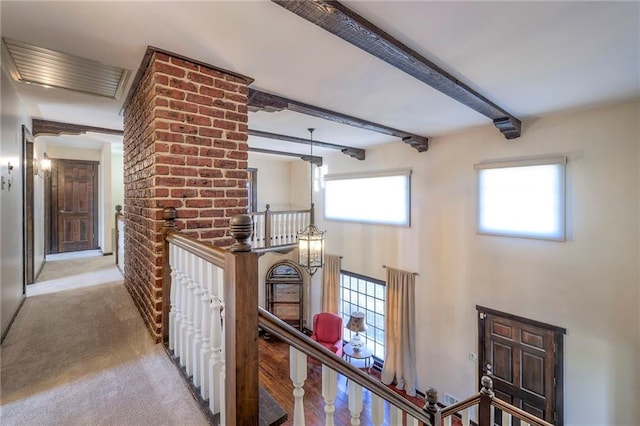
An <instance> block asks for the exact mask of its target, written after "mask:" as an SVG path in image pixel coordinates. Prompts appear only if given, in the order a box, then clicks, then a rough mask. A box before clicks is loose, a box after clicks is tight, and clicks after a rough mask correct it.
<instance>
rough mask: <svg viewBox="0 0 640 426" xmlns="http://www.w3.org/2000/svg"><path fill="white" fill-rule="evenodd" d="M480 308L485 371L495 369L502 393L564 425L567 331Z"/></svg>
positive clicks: (493, 374)
mask: <svg viewBox="0 0 640 426" xmlns="http://www.w3.org/2000/svg"><path fill="white" fill-rule="evenodd" d="M478 310H479V312H480V314H479V334H480V352H481V356H480V360H481V364H480V365H481V372H480V373H481V375H482V374H487V373H488V372H490V373H491V378H492V379H493V387H494V392H495V394H496V396H497V397H498V398H500V399H502V400H503V401H506V402H508V403H510V404H512V405H515V406H516V407H518V408H521V409H522V410H524V411H526V412H528V413H531V414H533V415H535V416H537V417H539V418H541V419H543V420H546V421H548V422H551V423H554V424H556V425H561V424H562V336H563V334H564V332H565V331H564V329H560V328H559V327H555V326H550V325H548V324H543V323H539V322H536V321H532V320H527V319H525V318H521V317H516V316H514V315H510V314H505V313H501V312H497V311H493V310H489V309H486V308H481V307H478ZM496 420H497V421H496V422H497V423H498V424H501V421H500V419H499V418H498V419H496Z"/></svg>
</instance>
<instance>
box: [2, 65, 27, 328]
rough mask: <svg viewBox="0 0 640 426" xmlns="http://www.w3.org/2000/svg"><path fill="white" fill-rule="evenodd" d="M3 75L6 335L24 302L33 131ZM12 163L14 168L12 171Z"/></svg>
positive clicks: (4, 298) (4, 311)
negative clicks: (28, 145)
mask: <svg viewBox="0 0 640 426" xmlns="http://www.w3.org/2000/svg"><path fill="white" fill-rule="evenodd" d="M0 74H2V80H1V84H0V87H1V91H2V92H1V94H2V95H1V96H0V98H1V101H0V128H1V131H0V135H1V139H0V176H2V178H4V179H5V185H4V188H3V189H1V190H0V310H1V311H2V312H1V313H0V324H1V328H2V334H4V333H5V331H7V329H8V326H9V323H10V321H11V318H12V317H13V315H14V314H15V313H16V311H17V309H18V307H19V306H20V303H21V301H22V299H23V298H24V293H23V271H22V268H23V261H22V259H23V253H22V250H23V248H22V247H23V245H22V243H23V241H22V239H23V236H22V230H23V226H22V215H23V209H22V187H23V185H22V173H23V159H22V125H26V126H27V128H28V129H31V118H30V117H29V116H28V114H27V112H26V111H25V109H24V107H23V106H22V103H21V101H20V98H18V95H17V93H16V91H15V90H14V88H13V85H12V83H11V80H10V79H9V77H8V76H7V75H6V73H5V71H4V69H3V70H2V71H0ZM9 163H11V165H12V166H13V170H11V171H9ZM9 183H10V184H11V188H9Z"/></svg>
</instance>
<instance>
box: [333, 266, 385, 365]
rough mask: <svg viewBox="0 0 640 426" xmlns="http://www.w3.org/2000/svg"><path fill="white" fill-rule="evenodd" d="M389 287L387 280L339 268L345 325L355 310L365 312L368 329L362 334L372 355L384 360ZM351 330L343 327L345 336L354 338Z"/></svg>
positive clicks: (348, 338) (341, 311)
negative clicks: (385, 316)
mask: <svg viewBox="0 0 640 426" xmlns="http://www.w3.org/2000/svg"><path fill="white" fill-rule="evenodd" d="M385 300H386V288H385V283H384V281H380V280H376V279H375V278H369V277H365V276H362V275H358V274H354V273H352V272H347V271H340V315H341V316H342V320H343V323H344V325H345V326H346V325H347V323H348V322H349V316H350V315H351V313H352V312H363V313H364V315H365V319H366V322H367V327H368V328H367V331H366V332H364V333H360V336H361V337H362V338H363V339H364V341H365V344H366V345H367V346H368V347H369V348H371V350H372V351H373V356H375V357H376V358H379V359H381V360H382V359H384V342H385V335H384V313H385ZM352 334H353V333H352V332H351V330H349V329H347V328H345V329H344V339H345V340H346V341H350V340H351V337H352V336H351V335H352Z"/></svg>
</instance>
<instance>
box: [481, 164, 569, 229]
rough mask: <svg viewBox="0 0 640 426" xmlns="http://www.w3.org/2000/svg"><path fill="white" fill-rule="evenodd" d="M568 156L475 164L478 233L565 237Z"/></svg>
mask: <svg viewBox="0 0 640 426" xmlns="http://www.w3.org/2000/svg"><path fill="white" fill-rule="evenodd" d="M565 164H566V157H554V158H544V159H535V160H520V161H505V162H491V163H480V164H476V165H475V166H474V168H475V169H476V170H477V171H478V233H480V234H490V235H504V236H512V237H528V238H539V239H547V240H558V241H564V238H565V202H564V192H565V190H564V174H565Z"/></svg>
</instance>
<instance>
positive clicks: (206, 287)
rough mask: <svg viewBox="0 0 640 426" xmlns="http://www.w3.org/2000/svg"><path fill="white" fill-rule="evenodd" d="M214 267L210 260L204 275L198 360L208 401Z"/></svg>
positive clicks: (201, 386)
mask: <svg viewBox="0 0 640 426" xmlns="http://www.w3.org/2000/svg"><path fill="white" fill-rule="evenodd" d="M213 268H214V265H212V264H211V263H209V262H206V263H205V265H204V270H203V275H202V285H203V291H202V297H201V299H200V302H201V304H202V306H201V309H202V325H201V326H200V328H201V329H202V346H201V347H200V358H199V360H198V364H199V367H198V368H199V371H200V397H201V398H202V399H203V400H205V401H206V399H207V398H209V384H210V383H211V382H209V374H208V373H209V368H208V367H209V357H210V356H211V343H210V342H211V293H212V289H211V286H212V285H213Z"/></svg>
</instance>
